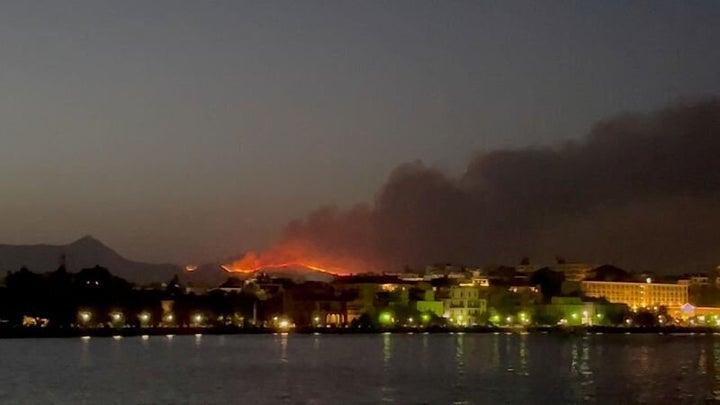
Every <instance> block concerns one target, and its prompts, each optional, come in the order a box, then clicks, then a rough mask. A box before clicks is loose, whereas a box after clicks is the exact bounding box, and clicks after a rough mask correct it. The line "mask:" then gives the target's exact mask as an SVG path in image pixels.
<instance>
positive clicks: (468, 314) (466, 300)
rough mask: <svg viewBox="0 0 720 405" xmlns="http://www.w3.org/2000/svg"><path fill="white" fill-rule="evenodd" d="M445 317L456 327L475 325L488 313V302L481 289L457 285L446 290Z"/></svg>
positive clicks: (444, 301)
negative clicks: (480, 317)
mask: <svg viewBox="0 0 720 405" xmlns="http://www.w3.org/2000/svg"><path fill="white" fill-rule="evenodd" d="M445 293H446V295H445V297H444V299H443V300H442V301H443V317H444V318H447V319H449V320H450V322H452V323H454V324H456V325H463V326H467V325H473V324H476V323H477V319H478V317H479V316H481V315H482V314H484V313H485V312H486V311H487V300H486V299H485V298H484V297H482V296H481V294H480V288H478V287H471V286H461V285H455V286H451V287H449V288H447V289H445Z"/></svg>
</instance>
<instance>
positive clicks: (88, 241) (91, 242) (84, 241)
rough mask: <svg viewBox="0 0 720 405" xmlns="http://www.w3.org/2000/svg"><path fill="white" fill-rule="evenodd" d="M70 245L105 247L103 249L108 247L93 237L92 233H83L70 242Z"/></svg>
mask: <svg viewBox="0 0 720 405" xmlns="http://www.w3.org/2000/svg"><path fill="white" fill-rule="evenodd" d="M70 246H76V247H77V246H82V247H97V248H105V249H107V248H108V247H107V246H106V245H105V244H104V243H102V242H100V240H98V239H97V238H95V237H93V236H92V235H85V236H83V237H82V238H80V239H78V240H76V241H75V242H73V243H71V244H70Z"/></svg>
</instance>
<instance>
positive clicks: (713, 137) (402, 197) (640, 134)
mask: <svg viewBox="0 0 720 405" xmlns="http://www.w3.org/2000/svg"><path fill="white" fill-rule="evenodd" d="M283 238H284V239H285V240H303V241H305V242H307V243H310V244H311V245H313V246H314V247H315V249H317V250H319V251H322V252H328V253H332V254H333V255H336V256H339V257H352V258H359V259H362V260H363V261H364V262H365V263H367V264H368V266H369V267H372V268H374V269H376V270H389V269H397V268H400V267H403V266H406V265H409V266H424V265H426V264H429V263H437V262H453V263H460V264H469V265H480V264H492V263H496V264H497V263H506V264H515V263H517V262H518V260H519V259H520V258H521V257H523V256H529V257H531V259H534V260H533V261H534V262H540V261H545V260H550V259H551V258H553V257H554V256H555V255H561V256H563V257H566V258H567V259H569V260H577V261H587V262H591V263H598V264H599V263H614V264H616V265H621V266H626V267H628V268H631V269H645V270H658V271H679V272H684V271H696V270H698V269H702V270H708V269H709V268H711V266H712V267H714V266H715V265H717V264H720V100H717V99H712V100H706V101H702V102H697V103H693V104H684V105H676V106H673V107H670V108H667V109H664V110H661V111H657V112H655V113H652V114H647V115H640V114H632V115H626V116H621V117H616V118H612V119H609V120H606V121H603V122H600V123H598V124H597V125H596V126H595V127H594V129H593V130H592V131H591V132H590V134H589V135H588V136H587V137H586V138H585V139H584V140H582V141H580V142H572V143H567V144H565V145H562V146H560V147H556V148H533V149H517V150H499V151H494V152H489V153H483V154H479V155H478V156H476V157H475V158H474V159H473V160H472V161H471V162H470V163H469V164H468V167H467V170H466V172H465V173H464V174H463V175H462V176H461V177H460V178H451V177H449V176H447V175H445V174H443V173H442V172H439V171H437V170H435V169H432V168H428V167H426V166H424V165H423V164H422V163H410V164H404V165H401V166H400V167H398V168H397V169H395V171H394V172H393V173H392V174H391V175H390V178H389V180H388V181H387V183H386V184H385V185H384V186H383V187H382V189H381V190H380V191H379V193H378V195H377V196H376V199H375V201H374V203H373V204H372V205H370V206H357V207H355V208H353V209H351V210H349V211H341V210H338V209H336V208H322V209H320V210H317V211H315V212H313V213H311V214H310V215H309V216H308V217H307V218H305V219H304V220H301V221H296V222H293V223H291V224H289V225H288V227H287V229H286V231H285V233H284V236H283Z"/></svg>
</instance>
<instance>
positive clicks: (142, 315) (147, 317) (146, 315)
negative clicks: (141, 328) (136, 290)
mask: <svg viewBox="0 0 720 405" xmlns="http://www.w3.org/2000/svg"><path fill="white" fill-rule="evenodd" d="M138 318H140V323H142V324H143V325H146V324H147V323H148V322H149V321H150V314H149V313H147V312H142V313H140V315H138Z"/></svg>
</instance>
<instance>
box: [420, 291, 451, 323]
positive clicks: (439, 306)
mask: <svg viewBox="0 0 720 405" xmlns="http://www.w3.org/2000/svg"><path fill="white" fill-rule="evenodd" d="M420 298H422V299H418V300H416V301H414V303H415V310H416V311H418V312H420V313H432V314H434V315H435V316H437V317H442V316H443V315H444V313H445V305H444V302H443V301H439V300H437V299H436V298H435V290H434V289H432V288H428V289H425V290H422V296H421V297H420Z"/></svg>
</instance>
